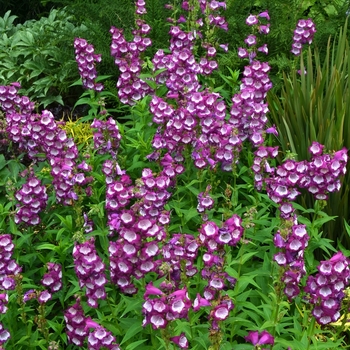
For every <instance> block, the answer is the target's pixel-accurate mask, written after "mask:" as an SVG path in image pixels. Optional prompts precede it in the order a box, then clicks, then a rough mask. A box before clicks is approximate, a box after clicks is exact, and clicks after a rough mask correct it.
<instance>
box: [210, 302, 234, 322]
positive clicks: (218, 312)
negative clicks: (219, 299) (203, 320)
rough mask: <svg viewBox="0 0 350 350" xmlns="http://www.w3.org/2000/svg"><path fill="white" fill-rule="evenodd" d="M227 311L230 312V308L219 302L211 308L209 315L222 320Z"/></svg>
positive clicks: (225, 316) (227, 313)
mask: <svg viewBox="0 0 350 350" xmlns="http://www.w3.org/2000/svg"><path fill="white" fill-rule="evenodd" d="M229 313H230V310H229V308H228V306H227V305H222V304H219V305H217V306H215V308H214V309H213V310H211V312H210V316H211V318H213V319H214V320H215V321H223V320H226V319H227V317H228V315H229Z"/></svg>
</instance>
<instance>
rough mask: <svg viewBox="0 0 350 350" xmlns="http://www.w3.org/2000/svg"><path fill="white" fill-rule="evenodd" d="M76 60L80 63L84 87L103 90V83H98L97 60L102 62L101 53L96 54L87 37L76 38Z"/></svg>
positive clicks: (79, 67)
mask: <svg viewBox="0 0 350 350" xmlns="http://www.w3.org/2000/svg"><path fill="white" fill-rule="evenodd" d="M74 49H75V60H76V61H77V63H78V69H79V74H80V76H81V78H82V81H83V87H84V88H86V89H92V90H95V91H102V90H103V85H102V84H101V83H96V78H97V71H96V67H95V65H96V62H101V55H96V54H95V53H94V52H95V49H94V47H93V46H92V45H91V44H88V42H87V41H86V40H85V39H81V38H76V39H75V40H74Z"/></svg>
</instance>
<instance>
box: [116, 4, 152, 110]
mask: <svg viewBox="0 0 350 350" xmlns="http://www.w3.org/2000/svg"><path fill="white" fill-rule="evenodd" d="M145 13H146V8H145V1H144V0H137V2H136V17H137V19H136V29H135V30H133V32H132V34H133V36H134V37H133V40H132V41H131V42H128V41H126V39H125V37H124V35H123V30H122V29H118V28H115V27H112V28H111V29H110V33H111V34H112V43H111V55H112V57H113V58H114V62H115V64H116V65H117V66H118V67H119V70H120V72H121V74H120V76H119V79H118V82H117V88H118V89H119V90H118V96H119V99H120V101H121V102H122V103H124V104H129V105H133V104H134V103H135V101H138V100H140V99H142V98H143V97H144V96H146V95H148V94H150V93H152V89H151V88H150V87H149V85H148V84H147V83H146V82H145V81H144V80H142V79H140V78H139V75H140V73H141V69H142V65H143V64H144V61H143V60H142V59H141V53H142V52H144V51H145V50H146V49H147V48H148V47H149V46H151V45H152V41H151V39H150V38H148V37H147V35H148V34H149V32H150V31H151V27H150V26H149V25H148V24H147V23H146V22H145V21H144V20H142V19H141V15H143V14H145Z"/></svg>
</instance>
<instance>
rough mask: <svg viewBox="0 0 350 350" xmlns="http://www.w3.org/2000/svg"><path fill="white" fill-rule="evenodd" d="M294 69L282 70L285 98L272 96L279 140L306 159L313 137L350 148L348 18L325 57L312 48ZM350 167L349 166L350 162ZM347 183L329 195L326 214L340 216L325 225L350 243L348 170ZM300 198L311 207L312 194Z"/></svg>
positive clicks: (334, 235) (333, 235)
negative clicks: (348, 230)
mask: <svg viewBox="0 0 350 350" xmlns="http://www.w3.org/2000/svg"><path fill="white" fill-rule="evenodd" d="M304 69H305V70H306V74H301V75H299V73H298V72H297V71H296V69H295V70H294V71H292V72H290V74H284V76H283V85H282V92H281V97H279V96H278V95H275V94H273V93H270V94H269V96H268V103H269V109H270V112H271V115H270V120H271V122H272V123H273V124H276V126H277V128H278V131H279V143H280V145H281V148H282V150H283V151H284V152H286V151H287V150H288V149H290V150H291V151H292V152H293V153H295V154H296V155H297V158H298V160H303V159H308V158H309V153H308V147H309V145H310V144H311V143H312V141H317V142H320V143H321V144H324V145H325V146H326V148H327V150H329V151H335V150H339V149H341V148H342V147H344V146H345V147H346V148H347V149H349V148H350V134H349V131H350V124H349V118H348V116H349V115H350V101H349V98H348V96H350V87H349V76H348V75H349V70H350V55H349V42H348V39H347V21H346V23H345V25H344V27H343V28H341V29H340V32H339V34H338V35H337V37H336V39H335V40H334V41H331V39H329V40H328V44H327V50H326V57H325V60H324V61H321V58H320V55H319V50H317V49H314V50H311V49H309V50H308V52H307V56H306V62H305V63H304V59H303V58H302V59H301V62H300V71H301V72H303V71H304ZM348 169H349V167H348ZM342 183H343V186H342V188H341V190H340V191H339V192H337V193H332V194H331V195H330V198H329V201H328V203H327V207H326V208H325V210H326V212H327V213H328V215H331V216H332V215H336V216H338V219H337V221H332V222H329V223H327V224H326V226H325V234H326V235H327V237H328V238H329V239H331V240H333V241H337V239H339V240H340V241H342V242H343V243H345V242H346V243H347V245H349V244H350V240H349V237H348V236H347V235H344V234H340V232H344V227H343V225H342V222H343V218H345V219H346V220H347V221H348V220H349V217H350V212H349V200H350V199H349V183H350V175H349V171H348V172H347V174H346V175H345V177H344V179H343V182H342ZM301 203H302V204H303V205H304V206H307V207H312V206H313V203H314V200H313V198H312V196H311V195H309V194H304V195H303V197H302V199H301Z"/></svg>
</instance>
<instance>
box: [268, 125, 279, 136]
mask: <svg viewBox="0 0 350 350" xmlns="http://www.w3.org/2000/svg"><path fill="white" fill-rule="evenodd" d="M266 133H267V134H273V135H275V136H276V137H278V131H277V129H276V126H275V125H273V126H271V127H270V128H267V129H266Z"/></svg>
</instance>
